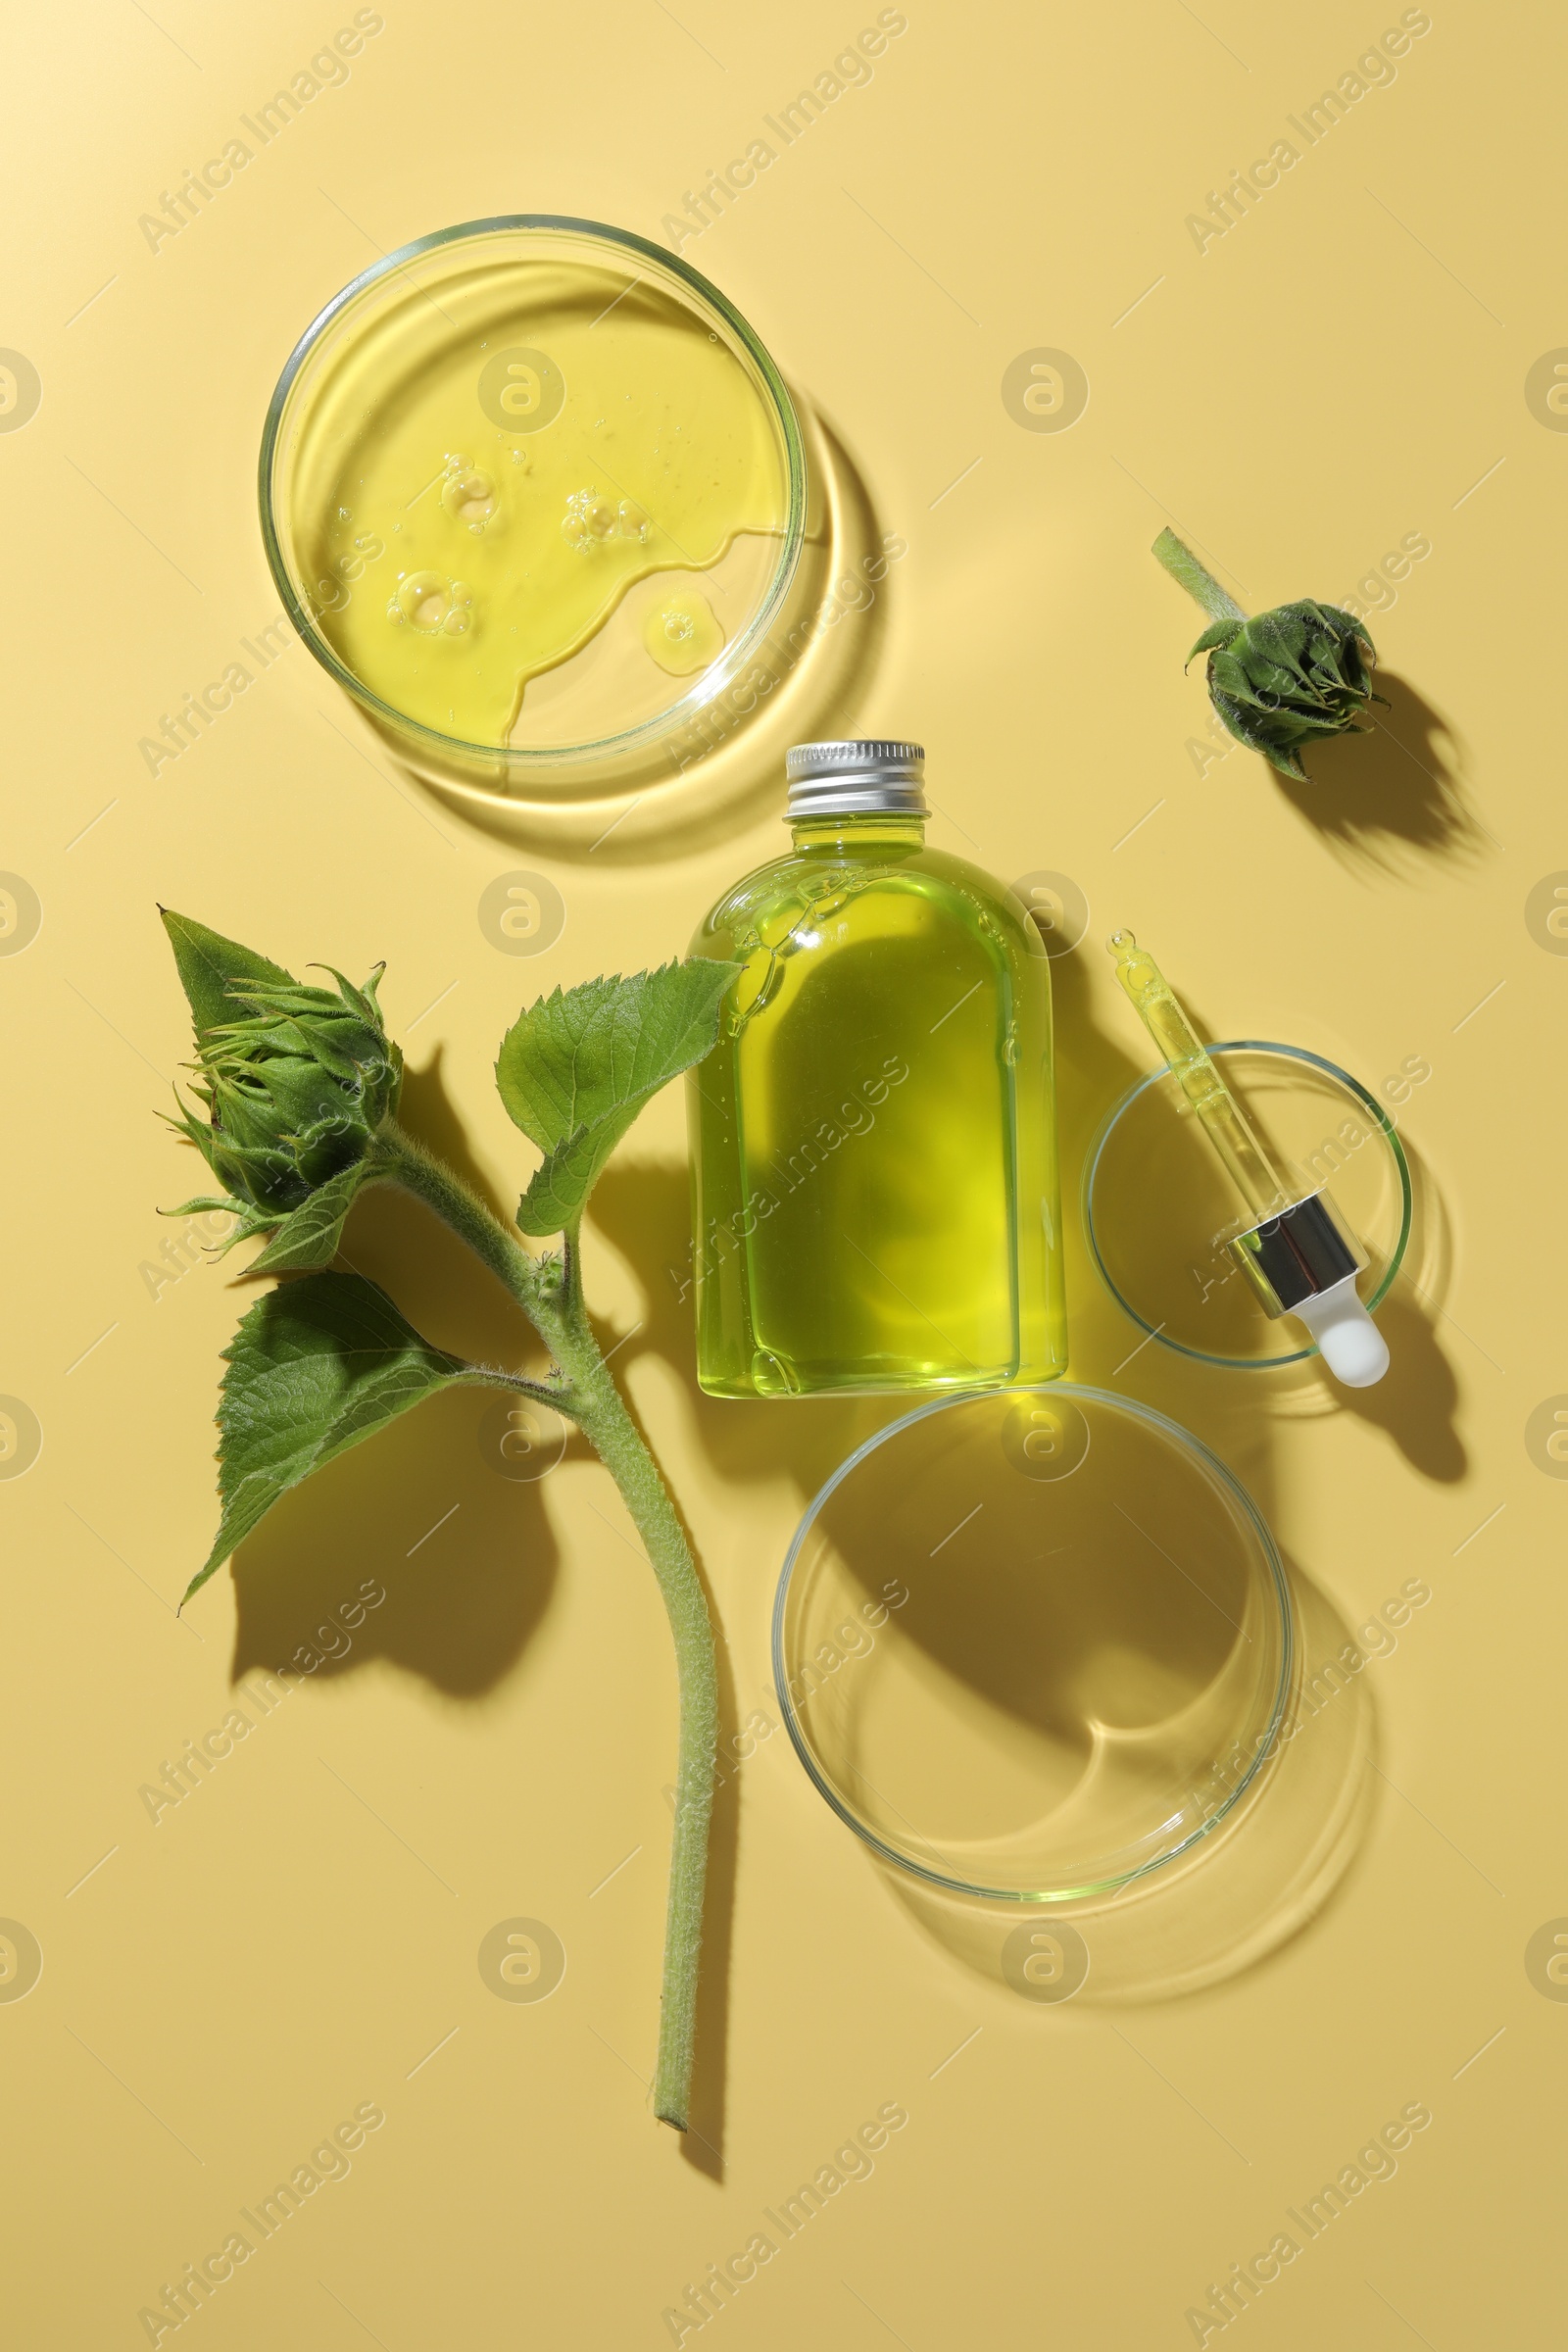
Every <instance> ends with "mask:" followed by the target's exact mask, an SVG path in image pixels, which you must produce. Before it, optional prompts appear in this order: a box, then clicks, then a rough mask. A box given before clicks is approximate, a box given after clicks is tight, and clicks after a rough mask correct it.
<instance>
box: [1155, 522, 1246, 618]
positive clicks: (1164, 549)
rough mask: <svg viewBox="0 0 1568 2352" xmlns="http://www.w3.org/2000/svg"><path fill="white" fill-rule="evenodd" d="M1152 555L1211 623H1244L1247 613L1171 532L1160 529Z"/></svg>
mask: <svg viewBox="0 0 1568 2352" xmlns="http://www.w3.org/2000/svg"><path fill="white" fill-rule="evenodd" d="M1154 553H1155V555H1156V556H1157V557H1158V558H1159V560H1160V562H1161V563H1162V564H1164V566H1165V569H1166V570H1167V571H1168V572H1169V573H1170V576H1171V578H1172V579H1173V580H1179V581H1180V582H1181V584H1182V586H1183V587H1184V588H1185V589H1186V591H1187V593H1188V595H1189V596H1195V597H1196V598H1197V599H1198V602H1199V603H1200V604H1201V606H1202V608H1203V611H1204V612H1205V613H1207V614H1208V617H1209V619H1210V620H1245V619H1246V618H1247V614H1246V613H1244V612H1243V611H1242V608H1241V606H1240V605H1239V604H1238V603H1237V602H1236V599H1235V597H1234V596H1232V595H1231V594H1230V593H1229V592H1228V590H1226V589H1224V588H1222V587H1221V586H1220V584H1219V582H1218V580H1216V579H1215V577H1214V575H1213V573H1212V572H1211V571H1205V570H1204V568H1203V566H1202V564H1200V562H1199V561H1198V558H1197V557H1196V556H1195V555H1194V553H1193V551H1192V549H1191V548H1190V547H1184V546H1183V544H1182V542H1181V540H1179V539H1178V538H1177V536H1176V534H1175V532H1174V531H1172V530H1163V531H1161V532H1160V534H1159V537H1158V538H1157V539H1156V540H1155V541H1154Z"/></svg>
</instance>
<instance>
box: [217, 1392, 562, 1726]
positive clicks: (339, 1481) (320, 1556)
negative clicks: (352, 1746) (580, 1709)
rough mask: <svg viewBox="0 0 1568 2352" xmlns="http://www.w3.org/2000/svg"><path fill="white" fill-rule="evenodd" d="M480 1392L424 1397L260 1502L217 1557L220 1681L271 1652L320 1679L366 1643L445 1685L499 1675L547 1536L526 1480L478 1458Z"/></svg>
mask: <svg viewBox="0 0 1568 2352" xmlns="http://www.w3.org/2000/svg"><path fill="white" fill-rule="evenodd" d="M491 1402H492V1400H491V1399H490V1398H488V1397H486V1396H485V1395H484V1393H483V1392H482V1391H476V1390H454V1391H448V1392H446V1393H444V1394H440V1395H437V1396H434V1397H429V1398H427V1399H426V1401H425V1402H424V1403H423V1404H422V1405H420V1407H419V1408H418V1410H417V1412H415V1413H411V1414H409V1415H407V1416H406V1417H405V1418H404V1419H402V1420H400V1421H399V1422H398V1424H397V1426H396V1428H395V1429H387V1430H383V1431H381V1432H380V1434H379V1435H378V1436H376V1437H374V1438H371V1439H369V1440H368V1442H367V1443H366V1444H365V1445H363V1446H355V1447H354V1448H353V1450H352V1451H351V1452H349V1453H345V1454H342V1455H340V1456H339V1457H338V1459H337V1460H336V1461H333V1462H328V1463H327V1465H326V1466H325V1468H324V1469H322V1470H319V1471H318V1472H317V1473H316V1475H315V1476H314V1477H313V1478H312V1479H311V1480H310V1481H309V1482H308V1485H307V1486H305V1487H298V1488H296V1489H295V1490H294V1491H293V1493H291V1494H289V1495H284V1496H283V1498H282V1500H281V1501H280V1502H278V1503H277V1504H276V1505H275V1506H274V1507H273V1509H272V1510H271V1511H270V1512H269V1513H268V1516H267V1518H266V1519H265V1520H264V1521H263V1523H262V1525H261V1526H260V1527H259V1528H258V1529H257V1531H256V1533H255V1534H254V1535H253V1536H251V1537H250V1538H249V1539H248V1541H247V1542H246V1543H244V1544H241V1546H240V1548H239V1550H238V1551H237V1552H236V1553H235V1555H234V1560H233V1578H234V1593H235V1602H236V1608H237V1617H236V1623H235V1631H234V1655H233V1662H232V1669H231V1671H232V1674H233V1678H234V1680H235V1681H236V1682H237V1681H238V1680H239V1678H240V1677H241V1676H242V1675H245V1674H247V1673H249V1672H250V1671H251V1670H252V1669H253V1668H260V1669H261V1670H262V1671H263V1672H266V1673H270V1672H272V1671H273V1670H274V1669H276V1668H278V1667H287V1668H288V1669H289V1670H290V1672H292V1673H294V1674H311V1675H317V1676H319V1679H320V1680H322V1681H323V1682H329V1681H333V1680H335V1679H336V1678H337V1677H338V1676H339V1675H342V1674H351V1673H355V1672H357V1671H358V1670H359V1669H360V1668H361V1667H363V1666H365V1665H367V1664H368V1663H369V1661H370V1660H372V1659H376V1658H384V1659H387V1660H389V1661H390V1662H391V1663H392V1664H393V1665H396V1666H401V1667H402V1668H403V1669H404V1670H405V1671H406V1672H407V1673H409V1674H412V1675H417V1676H418V1677H420V1679H422V1680H423V1681H424V1682H427V1683H428V1684H430V1685H431V1686H432V1688H433V1689H435V1690H437V1691H442V1692H444V1693H445V1694H446V1695H447V1696H448V1697H450V1698H454V1699H474V1698H480V1697H482V1696H484V1695H485V1694H486V1693H487V1692H488V1691H493V1690H495V1689H496V1688H497V1686H498V1685H499V1684H500V1683H502V1682H503V1681H504V1680H505V1679H506V1677H507V1675H508V1674H510V1672H511V1671H512V1669H513V1667H514V1666H515V1664H516V1662H517V1660H518V1658H519V1657H520V1656H521V1654H522V1652H523V1649H524V1648H525V1646H526V1644H527V1642H528V1641H529V1638H530V1637H531V1635H532V1634H533V1633H534V1631H535V1630H536V1628H537V1627H538V1625H539V1623H540V1621H541V1619H542V1618H543V1616H544V1614H545V1611H546V1609H547V1608H548V1606H549V1603H550V1598H551V1594H552V1592H553V1590H554V1587H555V1582H556V1576H557V1573H558V1570H559V1567H560V1549H559V1546H558V1544H557V1542H556V1539H555V1535H554V1533H553V1532H552V1529H551V1526H550V1522H549V1519H548V1517H547V1516H546V1513H545V1509H544V1505H543V1502H542V1499H541V1497H540V1494H539V1490H538V1487H537V1486H534V1485H519V1484H516V1483H514V1482H512V1481H509V1480H507V1479H505V1478H503V1477H501V1476H499V1475H498V1474H497V1473H496V1471H495V1470H494V1469H492V1468H491V1466H490V1465H489V1463H488V1462H487V1461H486V1459H485V1458H484V1454H483V1452H482V1450H481V1445H480V1439H479V1430H480V1424H481V1421H482V1417H483V1415H484V1413H485V1411H486V1410H487V1408H488V1407H489V1406H490V1404H491ZM376 1592H379V1593H380V1594H381V1598H380V1599H379V1600H376V1599H374V1598H373V1597H372V1595H373V1593H376ZM361 1612H363V1614H361ZM356 1618H358V1619H359V1622H355V1620H356Z"/></svg>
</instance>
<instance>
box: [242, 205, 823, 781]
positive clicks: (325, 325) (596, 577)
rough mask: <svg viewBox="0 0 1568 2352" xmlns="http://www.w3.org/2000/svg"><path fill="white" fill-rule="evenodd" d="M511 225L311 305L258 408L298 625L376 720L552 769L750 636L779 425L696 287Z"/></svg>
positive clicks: (783, 460) (773, 384) (685, 694)
mask: <svg viewBox="0 0 1568 2352" xmlns="http://www.w3.org/2000/svg"><path fill="white" fill-rule="evenodd" d="M530 226H531V224H529V223H524V222H517V223H494V224H487V223H479V224H475V227H474V229H473V230H472V231H471V232H469V231H461V232H452V237H451V239H450V240H429V241H427V242H428V244H429V245H431V246H439V245H441V244H443V243H444V244H445V250H444V251H438V252H436V253H434V254H431V253H429V252H426V251H423V250H422V249H420V248H412V249H410V250H411V253H412V254H413V255H414V257H415V259H414V261H413V262H411V263H409V264H407V265H403V266H402V267H400V269H399V270H392V271H383V272H380V273H372V275H374V276H376V277H377V279H378V282H377V283H376V284H375V285H374V287H373V288H370V289H368V291H366V292H362V293H359V294H357V293H356V290H354V289H350V290H349V293H348V294H347V295H346V296H345V297H343V298H340V302H339V304H338V305H336V306H334V307H333V311H331V312H329V313H327V314H323V319H322V320H320V321H318V324H317V327H315V328H313V329H312V332H311V336H309V337H307V339H306V342H305V344H303V345H302V346H301V354H303V355H305V356H304V357H303V359H302V357H301V355H300V354H297V355H296V360H295V362H292V363H291V375H290V376H286V377H285V381H284V385H283V386H280V388H279V401H278V402H277V403H274V408H276V409H277V410H278V412H279V417H280V423H279V428H278V431H277V433H276V435H275V436H274V445H277V446H280V445H282V444H284V443H286V456H285V457H282V458H276V459H274V462H273V465H272V477H271V478H270V479H269V481H268V487H267V496H268V497H269V498H270V501H271V505H272V510H273V512H272V517H271V519H272V523H273V529H274V530H275V533H276V536H277V539H278V542H279V551H280V557H281V561H282V563H283V564H284V566H285V567H286V570H287V571H288V573H289V574H291V575H292V578H293V580H294V582H295V583H297V593H299V595H300V598H301V601H302V602H303V603H304V604H305V605H306V608H307V611H308V613H309V620H310V623H311V624H313V633H317V632H319V637H320V639H321V640H323V641H324V646H325V648H326V649H329V651H330V654H331V655H332V656H333V657H335V660H336V662H338V663H339V664H341V667H342V670H343V671H345V672H347V673H348V680H349V682H350V683H351V684H352V686H353V688H354V690H355V691H357V692H363V693H364V695H365V697H366V699H367V700H368V701H369V702H370V703H371V705H372V707H377V706H378V707H380V708H381V709H382V710H383V711H385V712H387V713H389V714H391V715H393V716H395V717H397V718H402V719H406V720H409V721H412V722H414V725H415V726H416V727H417V728H419V729H423V730H427V731H428V732H429V733H430V734H431V735H434V736H436V737H439V738H444V739H446V740H448V741H450V742H452V743H454V744H456V745H460V746H473V747H480V748H490V747H500V748H503V749H507V748H511V749H514V750H520V751H522V752H524V753H527V752H529V751H539V752H543V753H551V752H569V751H570V749H571V748H572V747H573V746H578V745H582V746H595V745H600V744H603V743H604V742H605V741H606V740H607V739H609V738H618V737H621V736H624V735H626V734H627V733H629V732H636V731H638V730H645V729H648V728H649V727H650V726H652V727H654V728H657V727H658V724H659V722H660V719H661V714H662V713H663V712H665V711H672V710H673V709H675V708H676V707H689V698H690V695H691V692H692V688H693V685H694V684H700V683H701V681H702V678H703V673H704V672H705V671H706V670H708V669H709V668H710V666H711V665H712V664H713V663H714V662H719V661H720V658H721V657H723V656H724V655H725V653H726V650H728V651H729V652H730V653H731V654H732V655H738V654H739V652H740V651H741V650H742V644H743V641H746V640H748V639H749V638H754V637H755V635H756V633H757V629H758V627H759V625H760V621H761V620H762V619H764V618H765V616H766V614H767V613H769V612H770V611H771V610H772V608H773V606H774V605H775V604H776V602H777V599H778V596H779V594H780V593H781V585H780V584H781V579H782V581H783V582H784V583H785V584H787V579H788V571H789V567H790V566H791V565H792V564H793V561H794V556H795V552H796V548H797V546H798V542H799V536H800V529H801V505H802V489H801V478H800V469H799V465H798V434H797V430H796V427H795V424H794V419H793V416H792V415H791V414H790V413H789V410H788V398H787V395H785V394H784V393H783V388H782V386H781V385H779V384H778V382H777V378H776V372H775V371H774V370H772V368H771V366H770V364H769V363H767V361H766V358H765V354H760V347H759V346H757V345H756V341H755V338H754V337H752V336H751V335H750V330H749V329H746V328H744V325H743V323H742V322H739V321H738V320H736V319H734V315H733V314H731V313H729V312H728V310H727V306H723V305H722V298H720V297H717V296H716V295H715V294H714V293H713V291H712V289H711V288H707V287H706V286H705V285H704V283H703V281H701V280H699V279H696V278H695V273H691V272H686V273H684V275H683V274H682V272H681V271H680V269H679V266H678V265H672V264H670V262H669V260H668V257H657V258H656V259H655V260H654V261H653V262H651V263H650V262H647V261H644V260H643V259H642V257H641V254H640V252H639V251H638V250H637V248H636V241H635V240H631V239H627V238H622V237H621V236H620V235H619V234H618V232H612V231H600V230H596V229H595V228H593V226H592V224H588V223H560V224H552V223H541V224H539V225H538V228H537V229H536V230H535V231H534V233H529V231H530ZM553 230H554V231H556V232H557V233H551V232H552V231H553ZM509 231H510V232H511V233H508V232H509ZM393 259H394V261H399V259H400V257H396V256H394V257H393ZM356 304H358V305H359V310H358V312H357V311H356ZM285 388H287V389H286V398H285V397H284V394H285ZM267 456H268V453H265V452H264V470H265V465H266V461H267ZM279 509H286V511H283V512H280V511H279ZM276 564H277V559H274V568H276ZM313 650H316V649H314V648H313ZM725 674H727V671H726V672H725Z"/></svg>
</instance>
